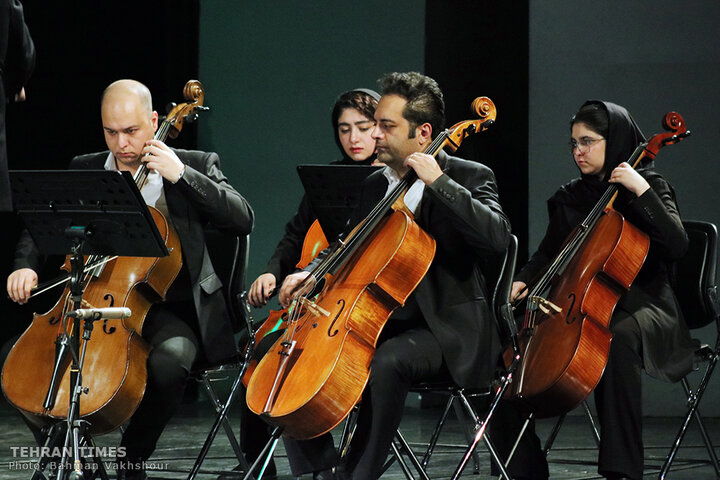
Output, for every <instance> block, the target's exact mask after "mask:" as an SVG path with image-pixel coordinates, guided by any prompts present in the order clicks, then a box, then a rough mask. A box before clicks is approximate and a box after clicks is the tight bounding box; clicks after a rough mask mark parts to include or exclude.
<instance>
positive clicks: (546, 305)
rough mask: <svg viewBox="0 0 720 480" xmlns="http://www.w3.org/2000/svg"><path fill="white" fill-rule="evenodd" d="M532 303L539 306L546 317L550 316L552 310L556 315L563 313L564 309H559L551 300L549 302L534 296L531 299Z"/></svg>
mask: <svg viewBox="0 0 720 480" xmlns="http://www.w3.org/2000/svg"><path fill="white" fill-rule="evenodd" d="M530 301H531V302H533V303H534V304H535V305H537V307H538V308H539V309H540V310H541V311H542V312H543V313H544V314H545V315H550V310H552V311H553V312H555V313H560V312H562V308H560V307H558V306H557V305H555V304H554V303H553V302H551V301H550V300H548V299H546V298H543V297H538V296H533V297H530Z"/></svg>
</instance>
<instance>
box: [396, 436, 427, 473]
mask: <svg viewBox="0 0 720 480" xmlns="http://www.w3.org/2000/svg"><path fill="white" fill-rule="evenodd" d="M395 440H396V441H397V442H398V443H399V444H400V447H401V448H402V450H403V451H404V452H405V453H406V455H407V456H408V458H409V459H410V463H412V464H413V467H415V470H416V471H417V472H418V474H419V475H420V478H421V479H422V480H430V477H428V475H427V472H426V471H425V468H424V467H423V465H422V464H421V463H420V460H418V458H417V456H416V455H415V453H414V452H413V451H412V449H411V448H410V445H409V444H408V443H407V441H406V440H405V437H403V434H402V433H400V430H396V431H395ZM392 450H393V453H394V454H395V458H397V460H398V463H399V464H400V468H402V470H403V473H404V474H405V477H406V478H407V479H408V480H413V479H414V478H415V477H414V476H413V474H412V472H411V471H410V469H409V467H408V466H407V463H406V462H405V459H403V458H402V452H401V451H400V450H399V449H398V448H397V446H396V445H395V443H394V442H393V444H392Z"/></svg>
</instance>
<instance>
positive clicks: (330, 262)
mask: <svg viewBox="0 0 720 480" xmlns="http://www.w3.org/2000/svg"><path fill="white" fill-rule="evenodd" d="M448 135H449V132H448V130H444V131H443V132H441V133H440V135H438V136H437V137H436V138H435V139H433V141H432V142H431V143H430V144H429V145H428V147H427V148H426V149H425V153H428V154H430V155H433V156H434V155H436V154H437V153H438V152H439V151H440V149H441V148H442V147H443V146H444V145H445V142H446V141H447V138H448ZM416 179H417V175H416V173H415V171H414V170H413V169H409V170H408V172H406V173H405V175H403V177H402V178H401V179H400V181H399V182H398V184H397V185H395V187H393V189H392V190H391V191H390V193H389V194H388V195H386V196H385V197H384V198H383V199H382V200H381V201H380V202H378V203H377V204H376V205H375V207H374V208H373V209H372V210H371V211H370V213H369V214H368V215H367V216H366V217H365V218H364V219H363V221H362V222H361V223H360V224H359V225H358V227H357V229H356V230H355V232H354V233H352V235H351V236H350V238H349V239H348V240H347V241H346V242H345V243H341V244H340V245H339V246H337V248H335V249H334V250H333V251H332V252H331V253H330V254H329V255H328V256H327V257H326V258H325V259H324V260H323V261H321V262H320V263H319V264H318V265H317V266H315V267H314V268H313V269H312V270H311V271H310V273H309V275H308V276H307V277H306V278H305V279H304V280H303V281H302V282H301V283H300V284H299V285H298V286H297V287H296V290H298V289H302V288H306V287H307V285H306V284H307V282H309V281H310V278H314V279H315V281H318V279H322V278H324V277H325V275H327V274H328V273H330V272H331V271H333V270H335V269H336V268H337V267H338V266H339V265H342V264H343V263H344V262H345V261H347V259H348V258H349V257H350V255H352V253H353V252H354V251H355V250H356V249H357V247H358V246H360V245H361V244H362V243H364V242H365V240H366V238H367V237H368V235H370V234H371V233H372V232H373V231H374V230H375V227H376V226H377V224H378V223H379V222H380V221H381V220H382V219H383V218H384V217H385V214H386V213H387V212H388V211H389V210H390V208H391V207H392V205H393V204H394V203H395V201H396V200H397V199H398V198H399V197H400V196H401V195H402V194H404V193H405V192H406V191H407V190H408V189H409V188H410V186H411V185H412V184H413V183H414V182H415V180H416ZM312 291H314V288H313V289H310V292H308V293H306V294H300V295H298V296H299V297H300V296H301V297H303V298H307V297H308V296H309V294H310V293H312ZM298 305H299V303H296V306H295V308H294V309H293V313H292V314H291V317H295V318H292V320H293V321H294V323H297V320H298V319H299V318H300V317H301V315H300V310H301V308H298ZM294 333H295V332H294V330H293V331H292V332H291V333H290V335H288V337H289V338H290V339H292V338H294Z"/></svg>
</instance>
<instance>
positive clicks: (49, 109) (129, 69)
mask: <svg viewBox="0 0 720 480" xmlns="http://www.w3.org/2000/svg"><path fill="white" fill-rule="evenodd" d="M22 3H23V5H24V7H25V20H26V23H27V24H28V27H29V29H30V33H31V35H32V37H33V40H34V42H35V48H36V50H37V64H36V67H35V72H34V74H33V76H32V78H31V79H30V81H29V83H28V85H27V87H26V92H27V101H26V102H24V103H20V104H10V105H9V106H8V113H7V124H8V127H7V131H8V156H9V163H10V168H11V169H64V168H66V167H67V165H68V164H69V163H70V160H71V159H72V157H73V156H75V155H78V154H81V153H88V152H94V151H98V150H104V149H105V148H106V146H105V141H104V137H103V132H102V125H101V122H100V96H101V93H102V91H103V89H104V88H105V87H106V86H107V85H108V84H109V83H110V82H112V81H114V80H117V79H120V78H134V79H137V80H140V81H141V82H143V83H145V84H146V85H148V87H149V88H150V90H151V92H152V93H153V103H154V107H155V108H156V109H157V110H158V111H160V113H164V106H165V105H166V104H167V103H169V102H171V101H178V102H179V101H181V100H182V88H183V86H184V84H185V82H186V81H187V80H188V79H190V78H195V77H197V58H198V57H197V36H198V33H197V32H198V26H197V16H198V9H199V7H198V2H190V1H181V2H178V1H171V0H166V1H158V2H146V1H137V0H132V1H112V2H95V1H90V0H87V1H76V2H47V1H43V0H24V1H23V2H22ZM196 135H197V132H196V131H195V129H194V126H193V125H190V126H188V127H186V128H185V129H184V130H183V133H182V134H181V136H180V137H179V138H178V139H177V141H173V142H171V144H172V145H174V146H184V147H190V146H193V145H195V141H196ZM2 222H3V234H2V235H1V236H0V237H1V238H0V246H1V249H0V252H2V253H1V254H0V255H1V256H2V257H1V258H2V260H0V265H1V267H0V278H2V282H1V283H2V285H3V292H5V280H6V278H7V275H8V274H9V272H10V267H11V261H12V257H13V249H14V245H15V240H16V238H17V231H18V228H19V226H18V222H17V221H16V218H15V216H14V215H13V214H3V215H2ZM47 273H48V275H49V274H50V272H47ZM53 273H54V272H53ZM49 300H50V299H49V298H48V297H47V296H45V298H40V299H38V301H33V302H34V303H33V304H31V305H28V306H25V307H24V308H21V307H17V306H16V305H14V304H12V302H10V301H9V300H7V298H6V295H5V293H3V294H2V295H0V311H2V312H3V313H4V314H6V318H5V321H4V322H3V327H4V328H3V331H2V334H0V337H1V338H2V339H4V338H8V337H9V336H12V334H14V333H16V332H19V331H22V330H23V329H24V328H25V327H26V326H27V322H28V318H29V316H30V314H31V313H32V311H44V310H43V309H44V308H45V307H46V306H47V302H48V301H49Z"/></svg>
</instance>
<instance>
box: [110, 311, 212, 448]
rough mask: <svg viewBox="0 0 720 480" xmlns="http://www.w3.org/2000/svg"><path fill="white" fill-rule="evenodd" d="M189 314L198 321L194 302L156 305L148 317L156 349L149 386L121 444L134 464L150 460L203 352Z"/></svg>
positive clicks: (146, 332)
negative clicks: (193, 366) (188, 318)
mask: <svg viewBox="0 0 720 480" xmlns="http://www.w3.org/2000/svg"><path fill="white" fill-rule="evenodd" d="M189 312H191V313H192V317H193V318H194V317H195V307H194V305H193V303H192V302H177V303H172V304H156V305H154V306H153V307H152V308H151V309H150V312H148V315H147V317H146V318H145V324H144V326H143V338H144V339H145V340H147V341H148V343H150V345H152V347H153V349H152V350H151V352H150V355H149V357H148V361H147V367H148V381H147V387H146V388H145V395H144V396H143V399H142V401H141V402H140V405H139V406H138V409H137V410H136V411H135V414H134V415H133V416H132V418H131V419H130V422H129V423H128V425H127V428H126V429H125V432H124V433H123V435H122V440H121V441H120V446H122V447H125V449H126V455H127V459H128V460H129V461H131V462H138V461H144V460H147V459H148V458H149V457H150V455H151V454H152V452H153V451H154V450H155V446H156V445H157V442H158V439H159V438H160V435H161V434H162V432H163V430H164V429H165V426H166V425H167V424H168V422H169V421H170V419H171V418H172V416H173V415H174V414H175V413H176V412H177V410H178V407H179V406H180V404H181V402H182V398H183V392H184V391H185V385H186V383H187V378H188V374H189V372H190V369H191V368H192V365H193V363H194V361H195V359H196V358H197V356H198V353H199V351H200V347H199V342H198V340H197V335H196V334H195V332H194V331H193V329H192V328H191V327H190V324H191V323H190V322H187V321H185V320H184V319H183V318H184V317H187V316H188V313H189ZM196 323H197V322H196Z"/></svg>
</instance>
